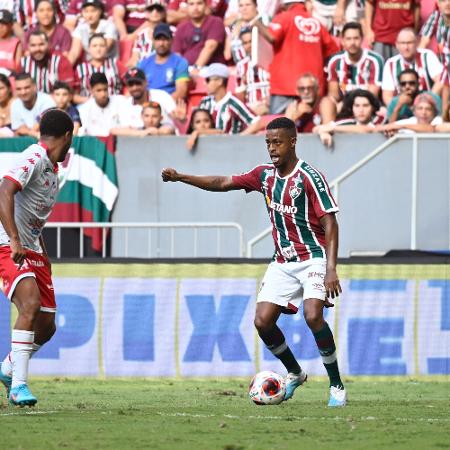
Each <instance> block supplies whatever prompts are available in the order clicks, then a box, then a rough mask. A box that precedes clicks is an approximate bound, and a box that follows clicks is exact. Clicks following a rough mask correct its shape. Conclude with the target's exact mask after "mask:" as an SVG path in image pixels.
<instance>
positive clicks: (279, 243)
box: [162, 117, 347, 407]
mask: <svg viewBox="0 0 450 450" xmlns="http://www.w3.org/2000/svg"><path fill="white" fill-rule="evenodd" d="M296 142H297V132H296V128H295V123H294V122H293V121H292V120H290V119H287V118H286V117H279V118H277V119H274V120H272V121H271V122H270V123H269V124H268V125H267V129H266V144H267V150H268V152H269V156H270V158H271V160H272V164H263V165H260V166H257V167H255V168H254V169H252V170H250V171H249V172H246V173H244V174H241V175H233V176H196V175H186V174H182V173H178V172H177V171H176V170H175V169H171V168H169V169H163V171H162V179H163V181H165V182H167V181H173V182H176V181H181V182H182V183H186V184H190V185H192V186H195V187H198V188H201V189H204V190H207V191H216V192H226V191H232V190H238V189H245V191H246V192H251V191H258V192H260V193H261V194H262V195H263V196H264V200H265V207H266V208H267V212H268V214H269V218H270V220H271V222H272V226H273V231H272V237H273V240H274V243H275V254H274V257H273V260H272V262H271V263H270V264H269V267H268V269H267V272H266V274H265V276H264V279H263V281H262V284H261V289H260V291H259V294H258V298H257V304H256V313H255V326H256V329H257V330H258V334H259V336H260V337H261V339H262V340H263V342H264V343H265V345H266V346H267V348H268V349H269V350H270V351H271V352H272V353H273V354H274V355H275V356H276V357H277V358H278V359H279V360H280V361H281V362H282V363H283V365H284V366H285V367H286V370H287V372H288V374H287V376H286V394H285V400H288V399H290V398H291V397H292V396H293V394H294V391H295V389H296V388H297V387H299V386H300V385H302V384H303V383H304V382H305V381H306V379H307V375H306V373H305V371H304V370H302V368H301V367H300V365H299V364H298V362H297V361H296V359H295V357H294V355H293V353H292V351H291V349H290V348H289V347H288V345H287V343H286V340H285V337H284V335H283V332H282V331H281V330H280V328H279V327H278V326H277V320H278V318H279V316H280V314H281V313H291V314H292V313H296V312H297V310H298V306H299V302H300V301H301V298H300V296H299V291H300V288H301V287H303V291H304V293H303V314H304V317H305V320H306V323H307V324H308V326H309V328H310V329H311V331H312V333H313V335H314V338H315V340H316V343H317V346H318V348H319V352H320V354H321V356H322V360H323V363H324V366H325V369H326V370H327V373H328V376H329V379H330V400H329V403H328V406H331V407H335V406H345V404H346V399H347V396H346V391H345V388H344V385H343V383H342V380H341V377H340V374H339V369H338V363H337V359H336V346H335V343H334V338H333V334H332V332H331V330H330V328H329V326H328V324H327V322H326V321H325V320H324V316H323V308H324V307H332V306H333V304H332V303H331V301H330V300H333V299H334V298H336V297H338V296H339V294H340V292H341V286H340V283H339V278H338V275H337V272H336V260H337V250H338V224H337V221H336V217H335V213H336V212H337V211H338V207H337V205H336V203H335V201H334V199H333V197H332V195H331V192H330V188H329V187H328V184H327V181H326V180H325V178H324V176H323V175H322V174H321V173H320V172H319V171H318V170H316V169H315V168H314V167H312V166H311V165H309V164H308V163H306V162H305V161H302V160H301V159H299V158H298V157H297V155H296V153H295V145H296Z"/></svg>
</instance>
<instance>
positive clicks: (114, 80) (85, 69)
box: [75, 58, 126, 97]
mask: <svg viewBox="0 0 450 450" xmlns="http://www.w3.org/2000/svg"><path fill="white" fill-rule="evenodd" d="M125 71H126V70H125V68H124V67H123V65H122V63H121V62H120V61H118V60H117V58H106V60H105V61H104V62H103V64H102V65H101V66H98V67H95V66H93V65H92V64H91V63H89V62H83V63H81V64H78V66H77V67H76V71H75V80H76V85H77V88H78V89H79V91H80V95H83V96H86V97H88V96H89V78H90V77H91V75H92V74H93V73H95V72H103V73H104V74H105V76H106V79H107V80H108V92H109V93H110V94H111V95H113V94H120V93H121V92H122V76H123V75H124V74H125Z"/></svg>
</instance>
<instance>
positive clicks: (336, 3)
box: [312, 0, 358, 36]
mask: <svg viewBox="0 0 450 450" xmlns="http://www.w3.org/2000/svg"><path fill="white" fill-rule="evenodd" d="M312 16H313V17H315V18H316V19H319V20H320V23H321V24H322V25H323V26H324V27H325V28H326V29H327V30H328V31H329V32H330V33H331V34H333V35H335V36H339V35H340V34H341V32H342V27H343V26H344V25H345V23H348V22H355V21H356V20H357V19H358V14H357V8H356V1H355V0H312Z"/></svg>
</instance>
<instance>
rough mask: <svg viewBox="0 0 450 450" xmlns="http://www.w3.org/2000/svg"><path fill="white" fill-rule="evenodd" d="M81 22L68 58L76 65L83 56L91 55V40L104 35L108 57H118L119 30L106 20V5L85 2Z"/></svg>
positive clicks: (97, 2) (74, 34)
mask: <svg viewBox="0 0 450 450" xmlns="http://www.w3.org/2000/svg"><path fill="white" fill-rule="evenodd" d="M81 17H82V19H83V20H81V21H80V22H79V23H78V25H77V27H76V28H75V30H74V32H73V34H72V46H71V48H70V53H69V56H68V59H69V61H70V62H71V63H72V64H75V63H76V62H77V61H78V60H79V59H80V57H81V55H82V54H83V51H84V53H85V56H86V55H89V53H88V50H89V38H90V37H91V36H93V35H94V34H103V36H104V37H105V39H106V49H107V54H106V55H107V57H108V58H111V57H114V56H117V48H116V44H117V37H118V36H117V30H116V28H115V26H114V24H113V22H112V21H111V20H108V19H106V18H105V5H104V4H103V2H102V1H101V0H84V2H83V5H82V7H81Z"/></svg>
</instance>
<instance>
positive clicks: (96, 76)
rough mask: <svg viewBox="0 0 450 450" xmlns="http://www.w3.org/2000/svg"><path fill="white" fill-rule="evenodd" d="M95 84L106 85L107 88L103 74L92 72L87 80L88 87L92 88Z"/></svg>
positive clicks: (106, 81) (106, 80)
mask: <svg viewBox="0 0 450 450" xmlns="http://www.w3.org/2000/svg"><path fill="white" fill-rule="evenodd" d="M96 84H106V85H107V86H108V79H107V78H106V75H105V74H104V73H103V72H94V73H93V74H92V75H91V77H90V78H89V85H90V86H91V88H93V87H94V86H95V85H96Z"/></svg>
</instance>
